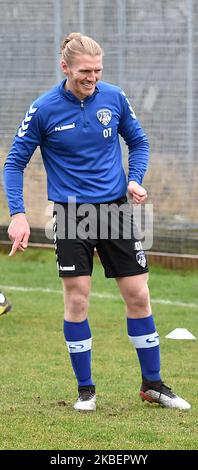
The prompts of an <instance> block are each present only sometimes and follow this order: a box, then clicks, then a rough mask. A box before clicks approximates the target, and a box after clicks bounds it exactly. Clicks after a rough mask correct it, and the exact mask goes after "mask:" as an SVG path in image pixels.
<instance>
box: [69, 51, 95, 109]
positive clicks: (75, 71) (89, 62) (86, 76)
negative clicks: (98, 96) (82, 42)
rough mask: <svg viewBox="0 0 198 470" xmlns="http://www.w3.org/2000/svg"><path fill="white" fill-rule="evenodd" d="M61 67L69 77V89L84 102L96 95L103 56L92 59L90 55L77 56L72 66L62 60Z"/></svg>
mask: <svg viewBox="0 0 198 470" xmlns="http://www.w3.org/2000/svg"><path fill="white" fill-rule="evenodd" d="M61 67H62V70H63V72H64V73H65V75H67V83H66V87H67V89H68V90H70V91H71V92H72V93H73V94H74V95H75V96H76V97H77V98H79V99H80V100H83V99H84V98H86V97H87V96H90V95H92V94H93V93H94V90H95V87H96V83H97V81H98V80H100V79H101V76H102V69H103V66H102V55H97V56H95V57H92V56H90V55H89V54H81V55H80V54H79V55H78V54H76V57H75V60H74V61H73V63H72V65H71V66H69V65H67V64H66V63H65V62H64V61H63V60H62V61H61Z"/></svg>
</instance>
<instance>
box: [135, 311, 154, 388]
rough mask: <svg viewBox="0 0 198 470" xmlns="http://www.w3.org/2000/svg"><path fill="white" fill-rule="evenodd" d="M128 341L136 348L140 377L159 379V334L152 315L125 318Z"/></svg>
mask: <svg viewBox="0 0 198 470" xmlns="http://www.w3.org/2000/svg"><path fill="white" fill-rule="evenodd" d="M127 329H128V335H129V339H130V341H131V342H132V343H133V345H134V346H135V348H136V351H137V355H138V358H139V362H140V366H141V371H142V377H143V378H144V379H146V380H149V381H153V382H154V381H156V380H160V350H159V335H158V334H157V332H156V330H155V323H154V320H153V317H152V315H151V316H149V317H145V318H127Z"/></svg>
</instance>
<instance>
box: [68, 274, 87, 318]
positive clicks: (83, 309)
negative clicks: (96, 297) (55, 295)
mask: <svg viewBox="0 0 198 470" xmlns="http://www.w3.org/2000/svg"><path fill="white" fill-rule="evenodd" d="M63 289H64V300H65V316H66V317H68V316H69V317H72V320H71V321H73V320H74V318H75V319H78V321H81V319H82V320H83V319H84V318H86V316H87V310H88V304H89V291H90V283H89V282H88V281H86V280H83V279H80V280H79V278H71V279H68V278H67V279H64V281H63Z"/></svg>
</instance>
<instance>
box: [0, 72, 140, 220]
mask: <svg viewBox="0 0 198 470" xmlns="http://www.w3.org/2000/svg"><path fill="white" fill-rule="evenodd" d="M64 85H65V80H63V82H62V83H61V84H59V85H57V86H55V87H54V88H53V89H52V90H50V91H49V92H47V93H45V94H44V95H42V96H40V97H39V98H38V99H37V100H36V101H34V102H33V104H32V105H31V106H30V108H29V110H28V111H27V113H26V115H25V117H24V120H23V121H22V123H21V125H20V127H19V129H18V133H17V135H16V136H15V139H14V142H13V145H12V147H11V149H10V152H9V154H8V157H7V159H6V162H5V170H4V174H5V189H6V193H7V198H8V202H9V208H10V214H11V215H13V214H16V213H18V212H25V209H24V203H23V170H24V168H25V167H26V165H27V163H28V162H29V160H30V158H31V156H32V154H33V152H34V150H35V149H36V147H37V146H38V145H39V146H40V149H41V154H42V158H43V163H44V166H45V169H46V172H47V187H48V199H49V200H51V201H55V202H67V201H68V197H71V196H75V197H76V202H77V203H99V202H108V201H113V200H115V199H118V198H120V197H122V196H123V195H125V194H126V191H127V181H126V175H125V171H124V168H123V163H122V152H121V147H120V142H119V134H120V135H121V136H122V137H123V138H124V140H125V142H126V144H127V146H128V149H129V176H128V180H129V181H131V180H133V181H136V182H137V183H139V184H141V183H142V179H143V176H144V173H145V171H146V168H147V163H148V155H149V146H148V141H147V138H146V136H145V133H144V131H143V129H142V128H141V126H140V124H139V122H138V120H137V119H136V116H135V113H134V111H133V109H132V107H131V105H130V102H129V100H128V99H127V97H126V95H125V93H124V92H123V91H122V90H121V89H120V88H119V87H117V86H114V85H111V84H109V83H105V82H102V81H100V82H98V83H97V86H96V89H95V91H94V93H93V94H92V95H91V96H89V97H87V98H85V99H84V100H82V101H80V100H79V99H78V98H76V96H74V95H73V93H72V92H71V91H69V90H68V91H66V90H65V88H64Z"/></svg>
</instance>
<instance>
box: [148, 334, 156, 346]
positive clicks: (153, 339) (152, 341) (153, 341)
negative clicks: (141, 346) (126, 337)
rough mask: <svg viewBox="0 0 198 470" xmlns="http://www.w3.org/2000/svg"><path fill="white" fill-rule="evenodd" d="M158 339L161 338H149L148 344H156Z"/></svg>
mask: <svg viewBox="0 0 198 470" xmlns="http://www.w3.org/2000/svg"><path fill="white" fill-rule="evenodd" d="M158 338H159V335H156V336H154V337H153V338H147V339H146V343H149V344H151V343H155V342H156V340H157V339H158Z"/></svg>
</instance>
